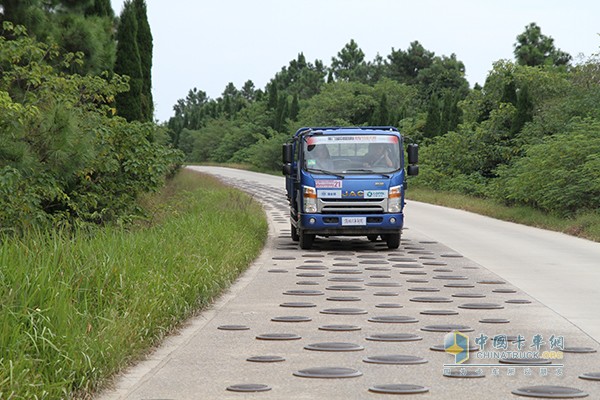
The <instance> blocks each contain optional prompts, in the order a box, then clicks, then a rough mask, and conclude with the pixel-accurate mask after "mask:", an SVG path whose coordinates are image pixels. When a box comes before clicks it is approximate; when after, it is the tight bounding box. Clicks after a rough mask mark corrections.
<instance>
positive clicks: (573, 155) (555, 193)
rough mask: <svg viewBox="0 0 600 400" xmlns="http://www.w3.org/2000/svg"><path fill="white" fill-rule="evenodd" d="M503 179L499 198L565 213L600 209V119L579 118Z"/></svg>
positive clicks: (497, 188) (503, 171)
mask: <svg viewBox="0 0 600 400" xmlns="http://www.w3.org/2000/svg"><path fill="white" fill-rule="evenodd" d="M499 175H500V179H499V180H498V182H496V184H495V185H494V189H493V193H494V194H495V196H496V197H498V198H504V199H509V200H514V201H517V202H521V203H524V204H529V205H533V206H535V207H539V208H541V209H542V210H545V211H549V212H554V213H559V214H562V215H574V214H575V213H577V212H580V211H582V210H595V209H598V208H600V178H599V177H600V121H597V120H594V119H584V120H582V119H575V120H573V121H572V122H571V123H570V124H569V125H568V127H567V129H566V131H565V132H562V133H560V134H556V135H553V136H549V137H547V138H546V139H545V140H544V141H543V142H542V143H540V144H536V145H532V146H530V147H529V148H528V149H527V151H526V155H525V157H523V158H521V159H519V160H518V161H517V162H515V163H514V165H512V166H510V167H509V166H506V167H503V168H501V169H500V170H499Z"/></svg>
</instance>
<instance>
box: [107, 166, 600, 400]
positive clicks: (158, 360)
mask: <svg viewBox="0 0 600 400" xmlns="http://www.w3.org/2000/svg"><path fill="white" fill-rule="evenodd" d="M191 168H193V169H196V170H199V171H202V172H207V173H211V174H214V175H216V176H218V177H220V178H221V179H223V180H224V181H225V182H227V183H230V184H232V185H235V186H237V187H239V188H241V189H242V190H245V191H247V192H249V193H251V194H252V195H253V196H254V197H255V198H256V199H257V200H259V201H261V202H262V203H263V205H264V209H265V212H266V215H267V216H268V219H269V225H270V229H269V239H268V243H267V245H266V247H265V249H264V251H263V252H262V254H261V256H260V257H259V258H258V259H257V260H256V261H255V262H254V264H253V265H252V266H251V267H250V268H249V269H248V270H247V271H246V272H245V273H244V274H242V276H241V277H240V278H239V279H238V280H237V281H236V283H235V284H234V285H233V286H232V287H231V288H230V290H229V291H228V292H227V293H225V294H224V295H223V296H222V297H221V298H219V299H218V300H217V301H216V302H215V304H214V305H213V306H212V308H211V309H209V310H206V311H204V312H203V313H202V314H200V315H199V316H198V317H196V318H193V319H192V320H190V321H189V322H188V323H187V325H186V326H185V327H184V328H183V329H182V330H181V331H180V332H179V333H178V334H177V335H173V336H171V337H169V338H168V339H167V340H166V341H165V343H164V345H163V346H161V347H160V348H158V349H157V350H156V351H155V352H154V353H153V354H151V355H150V356H149V357H148V359H147V360H146V361H144V362H141V363H140V364H138V365H137V366H134V367H132V368H131V369H130V370H128V371H126V372H125V373H124V374H123V375H121V376H120V377H118V379H117V380H116V381H115V384H114V387H113V388H111V389H110V390H107V391H106V392H104V393H102V394H100V395H99V396H98V398H99V399H103V400H108V399H223V398H227V399H229V398H232V399H234V398H235V399H241V398H243V399H245V398H261V399H263V398H264V399H282V398H290V399H363V398H380V397H382V396H383V397H384V398H385V397H386V396H389V395H386V394H382V393H378V392H376V391H377V390H379V389H383V390H389V389H390V388H392V389H412V390H415V391H424V393H419V394H415V395H414V396H419V397H418V398H430V399H457V398H460V399H510V398H520V397H518V396H517V395H515V394H513V393H512V392H513V391H517V390H519V389H523V388H526V387H532V386H534V387H535V388H534V389H527V390H530V391H531V390H532V391H534V392H535V391H538V390H543V389H545V390H550V391H551V392H552V391H554V392H557V391H558V392H561V391H562V392H561V393H562V394H563V395H564V396H579V395H583V394H588V395H589V397H588V398H591V399H600V381H594V380H587V379H581V378H580V375H582V374H586V373H596V374H598V375H600V356H599V354H598V353H597V352H596V351H597V350H598V348H599V347H600V345H599V343H598V340H599V338H600V328H599V327H600V322H599V321H600V313H598V312H597V310H596V309H597V307H598V305H599V304H600V301H599V298H598V297H599V295H598V293H599V291H598V290H595V287H594V286H595V285H597V284H598V283H600V279H599V278H600V277H599V276H598V275H599V273H600V272H599V271H598V269H599V268H600V244H597V243H592V242H588V241H584V240H579V239H574V238H570V237H568V236H565V235H561V234H557V233H552V232H547V231H543V230H538V229H533V228H527V227H522V226H520V225H516V224H509V223H504V222H500V221H496V220H493V219H490V218H485V217H481V216H477V215H474V214H470V213H465V212H461V211H456V210H450V209H445V208H442V207H436V206H431V205H426V204H422V203H416V202H409V204H408V205H407V207H406V215H407V217H406V227H407V229H406V230H405V231H404V233H403V240H402V244H401V246H400V248H399V249H398V250H394V251H390V250H388V249H387V247H386V246H385V244H384V243H383V242H376V243H371V242H369V241H367V240H366V238H353V239H352V238H345V239H344V240H340V238H328V239H319V238H318V239H317V241H316V242H315V249H314V250H311V251H303V250H300V249H299V248H298V247H297V245H296V243H294V242H292V240H291V239H290V238H289V234H290V230H289V221H288V211H287V204H286V203H287V202H286V199H285V193H284V185H283V182H284V181H283V178H281V177H274V176H269V175H263V174H255V173H251V172H246V171H238V170H231V169H225V168H217V167H191ZM500 320H502V321H500ZM231 325H237V328H239V329H240V330H230V329H231ZM453 325H460V326H461V327H460V330H461V332H463V333H464V334H465V335H467V336H468V338H469V340H470V342H471V344H475V342H476V341H477V342H479V344H482V342H481V341H480V339H485V338H487V340H486V341H485V344H484V345H483V344H482V346H483V348H481V347H482V346H480V348H479V349H478V350H477V349H473V351H472V352H471V353H470V359H469V360H468V361H466V362H465V363H464V364H461V365H460V366H459V367H453V366H449V365H451V364H453V363H454V362H455V358H454V356H453V355H452V354H449V353H446V352H444V351H436V350H432V349H431V347H432V346H436V345H438V346H439V345H442V344H443V343H444V338H445V336H446V332H444V330H451V329H452V328H453ZM439 330H441V331H439ZM272 334H276V335H275V338H278V339H282V337H281V334H289V335H291V336H290V337H289V338H287V339H289V340H273V337H272ZM263 335H266V336H263ZM503 335H506V337H505V336H503ZM495 336H496V337H497V338H498V339H497V340H496V341H494V340H493V339H492V338H493V337H495ZM519 337H520V338H521V339H523V340H522V341H521V342H520V343H517V342H514V340H515V339H517V338H519ZM284 338H286V337H285V335H284ZM267 339H270V340H267ZM503 339H508V340H507V341H505V340H503ZM536 339H539V341H537V340H536ZM331 343H334V344H331ZM519 346H520V349H519ZM538 348H539V353H540V354H541V353H542V352H544V351H550V350H561V349H563V350H564V358H562V359H553V360H528V361H529V364H528V365H515V364H506V363H499V362H498V355H499V354H493V353H492V352H496V353H501V352H503V351H504V352H506V351H510V352H516V353H520V354H518V356H524V355H525V354H523V353H526V352H531V353H533V352H536V351H538ZM484 352H487V353H484ZM504 355H506V353H504ZM529 355H530V356H531V355H533V354H529ZM254 356H259V357H263V356H277V357H279V358H275V359H273V360H271V362H264V361H265V359H264V358H262V359H261V358H259V361H260V360H262V361H263V362H257V361H249V360H248V359H249V358H251V357H254ZM275 360H279V361H275ZM532 362H535V363H540V362H544V363H545V362H551V363H550V364H541V365H540V364H537V365H531V363H532ZM323 368H325V369H324V370H323ZM314 372H321V373H325V374H334V375H335V374H342V375H344V374H347V375H348V377H337V378H314V377H306V376H305V375H306V374H309V375H310V374H311V373H314ZM448 372H452V373H456V374H458V375H461V374H462V375H463V376H459V377H447V376H444V373H448ZM473 373H476V374H478V375H483V376H479V377H465V376H464V374H473ZM236 385H259V386H255V387H253V388H254V389H261V388H263V389H265V391H261V392H254V393H244V392H235V391H232V390H228V388H229V389H235V388H236V387H237V386H236ZM260 385H265V386H260ZM381 385H383V386H382V387H380V386H381ZM385 385H395V386H392V387H390V386H385ZM549 386H550V387H549ZM553 386H560V387H563V389H556V388H552V387H553ZM251 387H252V386H251ZM241 388H244V386H242V387H241ZM565 388H567V389H565ZM527 390H526V391H525V394H529V395H531V394H532V393H531V392H529V393H527ZM546 396H548V395H546ZM408 397H409V398H410V395H409V396H408ZM542 398H548V397H542Z"/></svg>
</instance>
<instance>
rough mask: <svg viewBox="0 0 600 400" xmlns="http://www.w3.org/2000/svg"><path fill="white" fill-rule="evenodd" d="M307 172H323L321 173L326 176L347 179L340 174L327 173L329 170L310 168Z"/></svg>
mask: <svg viewBox="0 0 600 400" xmlns="http://www.w3.org/2000/svg"><path fill="white" fill-rule="evenodd" d="M307 171H309V172H321V173H323V174H325V175H333V176H335V177H338V178H340V179H344V178H345V176H344V175H342V174H338V173H336V172H331V171H327V170H324V169H318V168H309V169H308V170H307Z"/></svg>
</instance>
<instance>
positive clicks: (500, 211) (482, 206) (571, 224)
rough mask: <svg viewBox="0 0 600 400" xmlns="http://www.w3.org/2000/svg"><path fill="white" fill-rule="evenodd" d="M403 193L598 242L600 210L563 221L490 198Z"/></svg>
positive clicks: (414, 188) (424, 191)
mask: <svg viewBox="0 0 600 400" xmlns="http://www.w3.org/2000/svg"><path fill="white" fill-rule="evenodd" d="M406 193H407V197H408V199H410V200H416V201H422V202H425V203H431V204H438V205H441V206H445V207H451V208H457V209H461V210H466V211H470V212H474V213H477V214H481V215H487V216H489V217H492V218H496V219H501V220H504V221H511V222H516V223H519V224H523V225H529V226H535V227H538V228H543V229H548V230H553V231H557V232H563V233H566V234H569V235H573V236H579V237H582V238H586V239H589V240H593V241H596V242H600V211H598V210H596V211H582V212H580V213H579V214H578V215H576V216H575V217H573V218H565V217H562V216H555V215H552V214H548V213H546V212H543V211H540V210H537V209H535V208H532V207H527V206H518V205H515V206H506V205H504V204H501V203H499V202H497V201H494V200H491V199H482V198H479V197H473V196H467V195H464V194H458V193H450V192H441V191H436V190H432V189H429V188H424V187H420V186H419V187H417V186H410V188H409V189H408V190H407V192H406Z"/></svg>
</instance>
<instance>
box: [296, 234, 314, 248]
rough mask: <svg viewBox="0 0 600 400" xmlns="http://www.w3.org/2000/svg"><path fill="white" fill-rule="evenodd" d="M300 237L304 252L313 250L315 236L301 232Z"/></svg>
mask: <svg viewBox="0 0 600 400" xmlns="http://www.w3.org/2000/svg"><path fill="white" fill-rule="evenodd" d="M298 236H299V241H300V248H301V249H302V250H310V249H312V245H313V242H314V240H315V235H311V234H308V233H304V232H302V231H300V232H299V235H298Z"/></svg>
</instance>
